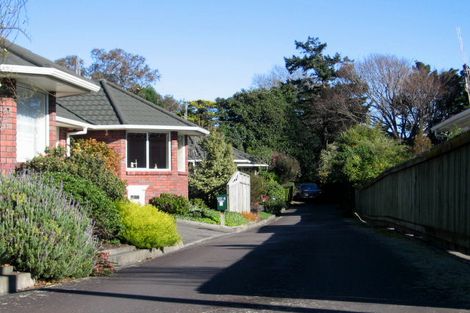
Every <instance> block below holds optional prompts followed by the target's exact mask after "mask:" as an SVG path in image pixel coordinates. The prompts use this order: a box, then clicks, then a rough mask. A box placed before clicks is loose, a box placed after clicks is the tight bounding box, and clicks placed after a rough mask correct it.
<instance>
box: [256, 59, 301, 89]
mask: <svg viewBox="0 0 470 313" xmlns="http://www.w3.org/2000/svg"><path fill="white" fill-rule="evenodd" d="M301 75H302V73H300V72H296V71H294V72H293V73H289V71H288V70H287V69H286V68H285V67H283V66H279V65H276V66H273V68H272V69H271V71H269V72H268V73H266V74H256V75H254V76H253V80H252V83H251V84H252V86H253V88H255V89H271V88H275V87H280V86H281V85H282V84H285V83H287V81H288V80H295V79H298V78H300V76H301Z"/></svg>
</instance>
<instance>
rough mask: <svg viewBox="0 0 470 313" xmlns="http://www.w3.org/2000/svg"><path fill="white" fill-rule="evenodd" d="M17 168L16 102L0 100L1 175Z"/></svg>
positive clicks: (5, 99) (7, 99)
mask: <svg viewBox="0 0 470 313" xmlns="http://www.w3.org/2000/svg"><path fill="white" fill-rule="evenodd" d="M15 167H16V100H15V99H13V98H12V97H10V98H0V173H2V174H8V173H11V172H13V171H14V169H15Z"/></svg>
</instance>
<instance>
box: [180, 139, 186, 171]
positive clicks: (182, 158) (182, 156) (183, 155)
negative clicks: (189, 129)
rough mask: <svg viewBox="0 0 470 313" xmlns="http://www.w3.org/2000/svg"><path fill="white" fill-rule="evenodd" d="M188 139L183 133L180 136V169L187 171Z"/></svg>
mask: <svg viewBox="0 0 470 313" xmlns="http://www.w3.org/2000/svg"><path fill="white" fill-rule="evenodd" d="M185 146H186V141H185V140H184V136H183V135H179V136H178V171H180V172H184V171H186V149H185Z"/></svg>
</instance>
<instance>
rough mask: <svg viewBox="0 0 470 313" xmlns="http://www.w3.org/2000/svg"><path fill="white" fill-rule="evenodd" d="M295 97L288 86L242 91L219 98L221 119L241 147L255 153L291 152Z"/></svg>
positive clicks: (231, 137) (229, 133)
mask: <svg viewBox="0 0 470 313" xmlns="http://www.w3.org/2000/svg"><path fill="white" fill-rule="evenodd" d="M292 100H293V96H292V95H291V94H289V93H287V92H286V91H285V90H284V88H272V89H269V90H267V89H255V90H250V91H241V92H238V93H236V94H235V95H233V96H232V97H230V98H227V99H217V100H216V102H217V109H218V114H219V115H220V117H219V120H218V123H219V124H220V128H221V129H222V130H223V131H224V133H225V135H226V136H227V139H228V140H229V141H230V142H231V143H232V144H233V146H234V147H236V148H238V149H240V150H243V151H247V152H249V153H253V154H255V155H259V154H270V152H272V151H281V152H287V151H286V149H288V147H289V143H288V142H287V133H288V131H287V128H288V127H289V123H288V110H289V106H290V102H292ZM261 156H263V157H266V155H261ZM268 158H270V155H269V157H268Z"/></svg>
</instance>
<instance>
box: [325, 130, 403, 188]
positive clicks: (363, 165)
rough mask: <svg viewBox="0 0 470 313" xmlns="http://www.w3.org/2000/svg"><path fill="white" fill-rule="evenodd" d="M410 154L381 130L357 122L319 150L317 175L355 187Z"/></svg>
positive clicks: (328, 180)
mask: <svg viewBox="0 0 470 313" xmlns="http://www.w3.org/2000/svg"><path fill="white" fill-rule="evenodd" d="M409 156H410V154H409V152H408V151H407V148H406V146H405V145H403V144H401V143H400V142H399V141H397V140H395V139H392V138H390V137H388V136H387V134H386V133H385V132H384V131H383V130H382V129H380V128H372V127H369V126H367V125H362V124H359V125H356V126H354V127H352V128H350V129H348V130H347V131H345V132H343V133H342V134H341V135H340V136H339V137H338V139H337V140H336V141H335V142H334V143H332V144H330V145H328V146H327V147H326V149H324V150H323V151H322V152H321V155H320V164H319V169H318V174H319V177H320V181H321V182H322V183H325V184H327V183H330V184H331V183H348V184H351V185H352V186H354V187H356V188H358V187H361V186H362V185H364V184H365V183H367V182H368V181H370V180H372V179H374V178H376V177H377V176H379V175H380V174H381V173H382V172H383V171H385V170H386V169H388V168H390V167H393V166H395V165H397V164H399V163H401V162H403V161H405V160H407V159H408V158H409Z"/></svg>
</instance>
